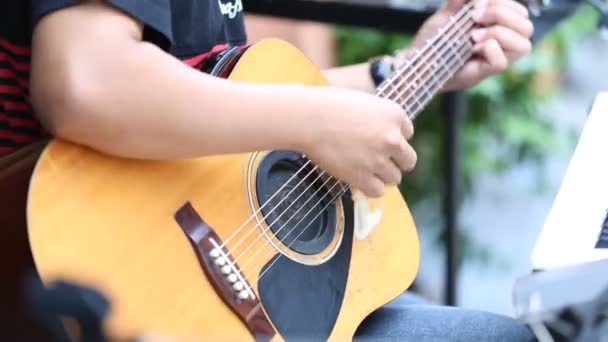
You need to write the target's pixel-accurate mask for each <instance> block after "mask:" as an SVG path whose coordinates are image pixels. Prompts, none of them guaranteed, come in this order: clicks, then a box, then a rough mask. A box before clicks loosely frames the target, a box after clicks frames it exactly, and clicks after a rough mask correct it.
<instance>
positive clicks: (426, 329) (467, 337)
mask: <svg viewBox="0 0 608 342" xmlns="http://www.w3.org/2000/svg"><path fill="white" fill-rule="evenodd" d="M386 340H391V341H393V340H395V341H397V340H398V341H404V342H407V341H422V342H424V341H509V342H519V341H525V342H528V341H535V338H534V335H533V334H532V332H531V330H530V329H529V328H528V327H527V326H526V325H525V324H523V323H521V322H518V321H516V320H514V319H512V318H510V317H507V316H502V315H498V314H493V313H489V312H482V311H476V310H468V309H462V308H454V307H446V306H436V305H429V304H425V303H422V302H420V301H412V300H411V299H410V298H405V296H404V297H402V298H398V299H397V300H395V301H393V302H391V303H389V304H387V305H386V306H384V307H382V308H380V309H378V310H377V311H376V312H374V313H372V314H371V315H370V316H369V317H368V318H367V319H366V320H365V321H364V322H363V323H362V324H361V326H360V327H359V329H358V331H357V333H356V335H355V341H363V342H366V341H386Z"/></svg>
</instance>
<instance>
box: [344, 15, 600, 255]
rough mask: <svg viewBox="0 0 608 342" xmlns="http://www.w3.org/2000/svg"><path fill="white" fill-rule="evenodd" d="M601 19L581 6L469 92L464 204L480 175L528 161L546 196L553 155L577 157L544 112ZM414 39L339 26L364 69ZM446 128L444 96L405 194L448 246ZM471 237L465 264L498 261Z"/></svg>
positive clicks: (420, 140)
mask: <svg viewBox="0 0 608 342" xmlns="http://www.w3.org/2000/svg"><path fill="white" fill-rule="evenodd" d="M598 17H599V16H598V14H597V13H596V11H595V10H594V9H593V8H591V7H589V6H586V5H583V6H581V8H580V9H579V10H578V11H577V12H576V13H575V14H574V15H572V16H571V17H568V18H567V19H566V20H564V21H563V22H561V23H560V24H559V25H558V26H557V27H556V28H554V30H552V32H550V33H549V34H548V35H547V36H546V37H545V38H544V39H543V41H542V42H541V43H540V44H539V45H537V46H535V48H534V49H533V51H532V53H530V54H528V55H527V56H525V57H524V58H522V59H521V60H520V61H518V62H517V63H515V64H513V65H512V66H511V67H510V68H509V69H507V70H506V71H505V72H503V73H501V74H499V75H497V76H494V77H491V78H488V79H486V80H484V81H483V82H481V83H480V84H479V85H477V86H475V87H473V88H470V89H468V90H466V92H465V94H466V96H467V102H468V110H467V113H466V117H465V118H464V120H463V124H462V127H461V146H459V149H460V166H461V169H460V176H461V179H460V181H461V182H460V184H459V186H460V188H459V191H460V195H461V198H460V201H459V202H460V203H463V201H465V200H466V199H467V198H468V197H469V196H470V195H471V193H472V190H473V186H474V184H475V183H476V179H478V178H479V177H480V176H482V175H484V174H494V175H496V174H500V173H503V172H506V171H509V170H510V169H512V168H513V167H515V166H518V165H522V164H524V163H525V164H526V165H530V166H532V167H534V168H535V169H536V170H537V173H536V174H537V175H538V181H537V184H538V188H537V190H542V188H543V187H542V186H543V180H544V179H545V177H544V172H543V170H544V169H543V168H544V166H545V164H544V163H545V161H546V156H547V155H548V154H551V153H557V152H559V151H560V150H561V151H569V150H570V149H571V148H572V146H573V144H574V143H575V141H573V140H572V139H564V133H563V132H562V131H560V130H558V129H557V127H556V123H555V122H554V121H553V120H552V118H551V117H550V116H548V115H546V114H545V113H544V112H543V110H542V108H543V106H547V105H549V104H550V103H551V101H552V100H553V99H554V97H555V96H558V95H559V94H558V89H557V87H556V85H557V83H558V81H559V76H560V70H561V69H562V68H563V67H564V65H565V64H566V63H567V61H568V58H569V56H570V53H572V51H573V50H572V45H573V44H575V43H576V41H577V40H580V39H581V38H582V37H583V36H584V35H586V34H589V33H590V32H592V31H594V30H595V28H596V23H597V20H598ZM410 41H411V37H410V36H407V35H403V34H396V33H387V32H381V31H376V30H371V29H360V28H351V27H338V28H337V46H338V63H339V64H341V65H346V64H352V63H359V62H363V61H366V60H368V59H369V58H371V57H373V56H377V55H382V54H390V53H393V52H394V51H395V50H397V49H400V48H402V47H404V46H407V45H408V43H409V42H410ZM443 125H444V117H443V115H442V112H441V97H436V98H435V99H434V100H433V101H432V102H431V103H430V104H429V106H428V107H427V108H426V109H425V110H424V111H423V112H422V113H421V114H420V115H419V116H418V118H417V119H416V122H415V127H416V133H415V137H414V139H413V140H412V143H413V145H414V147H415V148H416V150H417V152H418V164H417V168H416V170H415V171H414V172H413V173H411V174H409V175H408V177H405V178H404V181H403V183H402V192H403V194H404V196H405V197H406V199H407V201H408V204H409V205H410V208H412V209H413V210H414V212H415V213H416V208H418V207H422V206H423V205H426V207H427V208H431V209H430V211H429V210H426V211H424V212H425V213H427V216H431V217H424V218H423V221H424V222H425V223H428V222H431V223H430V225H431V226H432V227H431V228H433V229H434V232H435V236H436V237H437V241H438V242H441V241H442V240H443V236H442V235H441V233H442V230H439V229H438V228H440V227H441V223H442V222H441V219H442V215H441V206H440V204H441V202H440V200H441V195H442V193H441V191H442V189H443V173H444V167H443V159H442V158H443V150H442V130H443ZM570 137H572V136H570ZM564 148H565V150H564ZM428 212H430V214H428ZM417 219H418V217H417ZM425 227H426V226H425ZM427 228H428V227H427ZM466 232H467V230H466V227H465V228H464V229H463V227H460V233H461V234H463V235H462V236H460V237H459V241H460V242H461V243H462V245H464V248H462V251H463V252H464V253H463V254H462V255H461V258H464V259H467V260H469V261H471V260H472V261H475V262H480V263H482V264H487V263H488V262H490V261H491V260H492V257H493V255H492V253H491V252H490V249H489V246H483V245H481V244H480V243H478V242H476V241H474V238H473V236H470V234H468V235H467V234H466ZM462 245H461V246H462ZM464 259H461V261H462V260H464ZM496 260H499V259H496ZM496 260H494V261H496ZM501 264H502V263H501Z"/></svg>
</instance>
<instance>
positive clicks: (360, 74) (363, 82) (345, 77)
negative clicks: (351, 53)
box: [323, 63, 376, 93]
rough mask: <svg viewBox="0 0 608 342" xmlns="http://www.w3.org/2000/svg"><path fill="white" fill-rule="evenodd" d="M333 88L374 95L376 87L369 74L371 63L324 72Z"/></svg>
mask: <svg viewBox="0 0 608 342" xmlns="http://www.w3.org/2000/svg"><path fill="white" fill-rule="evenodd" d="M323 74H324V75H325V77H326V78H327V80H328V81H329V83H331V84H332V85H333V86H336V87H341V88H351V89H356V90H361V91H365V92H368V93H372V92H373V91H374V90H375V89H376V87H375V86H374V82H373V81H372V78H371V76H370V74H369V63H360V64H353V65H347V66H341V67H335V68H331V69H326V70H323Z"/></svg>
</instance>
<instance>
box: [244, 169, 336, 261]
mask: <svg viewBox="0 0 608 342" xmlns="http://www.w3.org/2000/svg"><path fill="white" fill-rule="evenodd" d="M339 184H340V181H337V182H335V183H334V185H332V186H331V188H329V190H328V191H327V192H326V193H325V194H323V195H322V196H321V198H320V199H319V200H318V201H317V202H316V203H315V204H314V205H313V206H312V207H311V208H310V209H308V211H307V212H306V213H305V214H304V215H302V217H301V218H300V219H299V220H298V222H296V223H295V224H294V225H293V228H292V229H291V230H290V231H288V232H287V234H286V235H285V236H284V237H283V239H282V240H281V239H279V241H280V242H281V243H283V242H284V241H285V239H287V236H289V235H290V234H291V233H292V232H293V231H294V230H295V229H296V228H297V226H298V225H299V224H300V223H302V221H303V220H304V219H305V218H306V217H307V216H308V215H309V214H310V213H311V212H312V211H313V210H314V209H315V208H316V207H317V206H318V205H319V204H321V203H322V202H323V201H324V200H325V199H326V197H327V196H328V195H331V194H332V192H331V191H332V190H333V189H334V188H335V187H336V185H339ZM345 189H347V188H346V187H344V186H342V187H341V189H340V192H338V194H337V195H336V196H334V197H333V198H332V199H331V200H330V201H329V203H327V205H325V207H323V208H321V211H320V212H319V213H318V214H317V215H316V216H315V217H314V218H313V219H312V220H310V222H309V223H308V224H307V225H306V226H305V227H304V228H302V232H304V231H305V230H306V229H307V228H308V227H309V226H310V224H311V223H312V222H314V221H315V220H316V219H317V217H319V215H321V214H322V213H323V212H324V210H325V209H327V208H328V207H329V206H331V205H333V204H335V200H337V199H338V198H339V197H340V196H342V195H343V194H344V193H343V192H342V191H345ZM291 218H293V216H292V217H291ZM291 218H290V219H291ZM286 224H287V223H285V224H284V225H283V226H282V227H281V229H283V227H285V226H286ZM278 233H279V232H278V231H277V232H276V234H275V236H277V235H278ZM300 236H301V234H300V235H298V237H300ZM268 243H269V241H268V240H266V242H265V243H264V244H263V245H262V246H260V248H258V249H257V250H256V251H255V253H254V254H253V255H251V256H250V257H249V258H248V259H247V261H246V262H244V263H243V265H242V266H241V268H240V270H241V272H245V270H246V269H247V266H249V265H250V264H251V263H252V262H254V261H256V259H255V257H256V255H258V254H259V253H260V252H261V251H263V250H265V249H264V248H265V247H266V246H268Z"/></svg>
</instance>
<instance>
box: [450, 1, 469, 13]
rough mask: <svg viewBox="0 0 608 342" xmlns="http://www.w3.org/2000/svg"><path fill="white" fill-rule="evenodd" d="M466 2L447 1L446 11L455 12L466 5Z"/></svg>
mask: <svg viewBox="0 0 608 342" xmlns="http://www.w3.org/2000/svg"><path fill="white" fill-rule="evenodd" d="M464 1H465V0H447V1H446V2H445V9H447V10H448V11H449V12H455V11H457V10H459V9H460V8H461V7H462V6H463V5H464Z"/></svg>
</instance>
